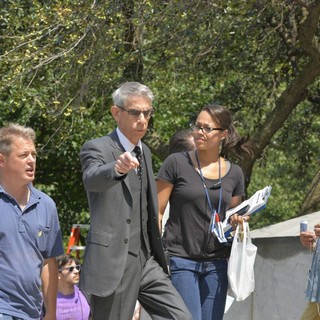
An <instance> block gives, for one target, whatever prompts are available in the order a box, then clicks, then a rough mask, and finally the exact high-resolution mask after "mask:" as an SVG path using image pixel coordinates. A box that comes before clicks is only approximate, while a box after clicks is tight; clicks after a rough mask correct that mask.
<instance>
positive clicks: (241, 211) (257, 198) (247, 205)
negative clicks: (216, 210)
mask: <svg viewBox="0 0 320 320" xmlns="http://www.w3.org/2000/svg"><path fill="white" fill-rule="evenodd" d="M271 189H272V188H271V186H267V187H265V188H264V189H261V190H258V191H257V192H256V193H255V194H254V195H253V196H252V197H251V198H250V199H248V200H245V201H243V202H242V203H240V204H239V205H238V206H237V207H234V208H231V209H230V210H228V211H227V212H226V218H225V220H224V221H223V223H222V225H223V230H224V233H225V235H226V236H227V235H229V233H230V231H231V229H232V226H231V225H230V221H229V218H230V217H231V216H232V215H233V214H238V215H241V216H250V215H251V214H253V213H255V212H257V211H259V210H262V209H264V208H265V207H266V205H267V202H268V199H269V196H270V194H271Z"/></svg>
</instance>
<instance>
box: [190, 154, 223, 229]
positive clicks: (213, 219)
mask: <svg viewBox="0 0 320 320" xmlns="http://www.w3.org/2000/svg"><path fill="white" fill-rule="evenodd" d="M195 155H196V159H197V163H198V168H199V172H200V177H201V180H202V183H203V188H204V190H205V193H206V197H207V201H208V205H209V208H210V212H211V214H212V219H211V223H210V229H211V232H212V230H213V227H214V223H215V221H216V214H217V211H216V210H213V207H212V203H211V200H210V197H209V192H208V188H207V185H206V183H205V181H204V177H203V174H202V170H201V166H200V161H199V158H198V152H197V150H196V151H195ZM218 161H219V188H220V190H219V202H218V213H219V212H220V209H221V201H222V181H221V164H220V157H219V160H218Z"/></svg>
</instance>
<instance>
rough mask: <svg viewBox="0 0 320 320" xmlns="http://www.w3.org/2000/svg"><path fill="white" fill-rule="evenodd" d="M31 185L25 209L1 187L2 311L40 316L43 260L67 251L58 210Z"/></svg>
mask: <svg viewBox="0 0 320 320" xmlns="http://www.w3.org/2000/svg"><path fill="white" fill-rule="evenodd" d="M29 188H30V191H31V192H30V199H29V202H28V204H27V206H26V207H25V209H24V210H23V211H21V209H20V207H19V205H18V203H17V202H16V200H15V199H14V198H12V197H11V196H10V195H9V194H7V193H6V192H5V191H4V189H3V188H2V187H1V186H0V314H1V313H3V314H8V315H11V316H14V317H18V318H24V319H39V318H40V314H41V308H42V294H41V271H42V266H43V260H44V259H48V258H52V257H56V256H59V255H61V254H63V253H64V250H63V244H62V238H61V232H60V227H59V220H58V214H57V209H56V205H55V203H54V201H53V200H52V199H51V198H50V197H49V196H48V195H46V194H45V193H43V192H41V191H39V190H37V189H35V188H34V187H33V186H32V185H30V186H29Z"/></svg>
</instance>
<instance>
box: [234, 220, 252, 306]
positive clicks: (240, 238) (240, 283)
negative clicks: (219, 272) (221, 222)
mask: <svg viewBox="0 0 320 320" xmlns="http://www.w3.org/2000/svg"><path fill="white" fill-rule="evenodd" d="M241 231H242V225H238V226H237V229H236V231H235V235H234V239H233V243H232V247H231V255H230V258H229V263H228V281H229V289H228V294H229V295H230V296H232V297H234V298H235V299H236V301H243V300H245V299H246V298H247V297H248V296H249V295H250V294H251V293H252V292H253V291H254V269H253V267H254V261H255V258H256V253H257V247H256V246H255V245H254V244H252V241H251V236H250V230H249V224H248V222H243V232H241Z"/></svg>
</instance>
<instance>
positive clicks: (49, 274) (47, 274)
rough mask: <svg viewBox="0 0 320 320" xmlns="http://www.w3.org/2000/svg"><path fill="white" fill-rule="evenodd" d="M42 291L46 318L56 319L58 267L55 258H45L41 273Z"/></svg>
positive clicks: (46, 319)
mask: <svg viewBox="0 0 320 320" xmlns="http://www.w3.org/2000/svg"><path fill="white" fill-rule="evenodd" d="M41 280H42V293H43V299H44V305H45V308H46V314H45V318H44V319H45V320H51V319H52V320H55V319H56V306H57V291H58V267H57V262H56V259H55V258H49V259H45V260H44V263H43V269H42V273H41Z"/></svg>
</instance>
